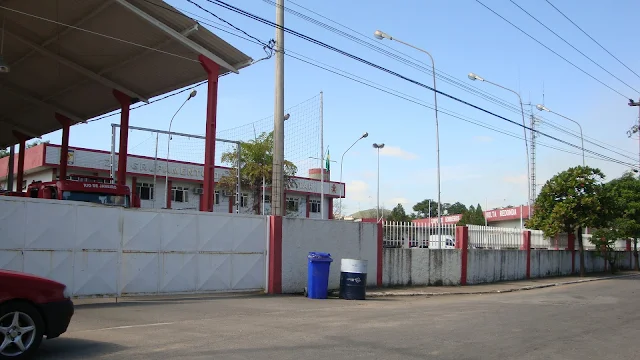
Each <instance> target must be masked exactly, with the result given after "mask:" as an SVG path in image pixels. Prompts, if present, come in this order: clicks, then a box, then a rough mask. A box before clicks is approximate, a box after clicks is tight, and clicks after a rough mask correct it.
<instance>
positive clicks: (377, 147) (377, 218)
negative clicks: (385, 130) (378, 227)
mask: <svg viewBox="0 0 640 360" xmlns="http://www.w3.org/2000/svg"><path fill="white" fill-rule="evenodd" d="M373 148H374V149H377V150H378V196H377V200H376V203H377V205H376V222H378V221H380V149H382V148H384V144H376V143H373Z"/></svg>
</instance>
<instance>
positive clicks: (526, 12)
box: [509, 0, 640, 93]
mask: <svg viewBox="0 0 640 360" xmlns="http://www.w3.org/2000/svg"><path fill="white" fill-rule="evenodd" d="M509 1H511V3H512V4H513V5H515V6H517V7H518V9H520V10H522V11H523V12H524V13H525V14H527V15H529V17H531V18H532V19H533V20H535V21H536V22H537V23H538V24H540V25H542V26H544V28H545V29H547V30H549V31H551V33H552V34H553V35H555V36H556V37H558V38H559V39H560V40H562V41H564V42H565V43H566V44H567V45H569V46H571V48H573V49H574V50H575V51H577V52H579V53H580V54H581V55H582V56H584V57H585V58H587V59H588V60H589V61H591V62H592V63H594V64H595V65H596V66H598V67H599V68H600V69H602V70H604V71H606V72H607V74H609V75H611V76H613V77H614V78H616V79H617V80H618V81H620V82H621V83H623V84H625V85H626V86H627V87H628V88H629V89H631V90H633V91H635V92H637V93H640V91H638V90H636V89H635V88H634V87H632V86H631V85H629V84H627V83H626V82H624V81H623V80H622V79H620V78H619V77H617V76H615V75H614V74H612V73H611V72H610V71H609V70H607V69H605V68H604V67H602V66H601V65H600V64H598V63H597V62H595V61H594V60H593V59H591V58H590V57H589V56H587V55H586V54H585V53H583V52H582V51H580V50H578V48H576V47H575V46H573V45H572V44H571V43H570V42H568V41H567V40H565V39H564V38H563V37H562V36H560V35H558V33H556V32H555V31H553V30H551V29H550V28H549V27H548V26H547V25H545V24H543V23H542V22H541V21H540V20H538V19H537V18H536V17H535V16H533V15H531V13H529V12H528V11H527V10H525V9H524V8H523V7H522V6H520V5H518V4H517V3H516V2H515V1H513V0H509Z"/></svg>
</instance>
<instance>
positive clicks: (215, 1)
mask: <svg viewBox="0 0 640 360" xmlns="http://www.w3.org/2000/svg"><path fill="white" fill-rule="evenodd" d="M189 1H191V0H189ZM206 1H208V2H210V3H212V4H214V5H218V6H220V7H222V8H225V9H227V10H231V11H233V12H236V13H239V14H241V15H244V16H246V17H248V18H250V19H253V20H256V21H258V22H261V23H263V24H267V25H270V26H272V27H275V28H278V29H282V30H283V31H285V32H287V33H289V34H292V35H294V36H296V37H299V38H301V39H304V40H307V41H309V42H311V43H313V44H316V45H319V46H322V47H324V48H327V49H329V50H332V51H334V52H337V53H339V54H341V55H344V56H346V57H349V58H351V59H354V60H356V61H359V62H361V63H364V64H366V65H369V66H371V67H374V68H376V69H378V70H381V71H384V72H386V73H388V74H391V75H394V76H396V77H399V78H401V79H403V80H405V81H408V82H410V83H413V84H415V85H418V86H420V87H423V88H426V89H428V90H431V91H434V92H436V93H438V94H440V95H442V96H445V97H448V98H450V99H452V100H454V101H457V102H459V103H462V104H465V105H467V106H469V107H472V108H474V109H476V110H480V111H482V112H484V113H487V114H489V115H492V116H495V117H497V118H499V119H502V120H504V121H507V122H509V123H512V124H514V125H516V126H519V127H522V128H524V129H526V130H529V131H533V132H536V133H537V134H539V135H541V136H544V137H547V138H549V139H552V140H555V141H557V142H560V143H563V144H565V145H569V146H571V147H574V148H579V149H582V148H581V147H580V146H578V145H575V144H572V143H570V142H567V141H565V140H562V139H559V138H557V137H555V136H552V135H549V134H546V133H543V132H541V131H539V130H535V129H532V128H531V127H529V126H526V125H524V124H519V123H518V122H516V121H514V120H511V119H508V118H506V117H504V116H501V115H498V114H496V113H493V112H491V111H489V110H486V109H484V108H482V107H480V106H477V105H474V104H471V103H469V102H467V101H465V100H462V99H460V98H457V97H455V96H453V95H450V94H448V93H445V92H442V91H440V90H436V89H434V88H432V87H430V86H428V85H425V84H423V83H420V82H419V81H416V80H413V79H411V78H408V77H406V76H403V75H401V74H399V73H397V72H395V71H392V70H389V69H387V68H385V67H382V66H380V65H377V64H374V63H372V62H370V61H368V60H365V59H363V58H360V57H358V56H355V55H353V54H350V53H348V52H346V51H344V50H340V49H338V48H336V47H334V46H331V45H328V44H326V43H324V42H322V41H319V40H317V39H314V38H312V37H309V36H307V35H304V34H302V33H299V32H297V31H295V30H292V29H289V28H286V27H284V26H280V25H277V24H275V23H274V22H272V21H269V20H266V19H264V18H262V17H260V16H257V15H254V14H252V13H249V12H247V11H245V10H242V9H240V8H237V7H235V6H233V5H229V4H227V3H225V2H223V1H220V0H206ZM476 1H477V0H476ZM202 9H203V10H204V11H205V12H207V13H211V11H209V10H207V9H204V8H202ZM585 152H590V153H593V154H595V155H598V156H601V157H603V158H606V159H610V160H611V161H614V162H618V163H622V164H626V165H627V166H631V167H635V166H636V165H632V164H629V163H624V162H621V161H620V160H617V159H614V158H611V157H609V156H606V155H602V154H599V153H596V152H594V151H592V150H586V149H585Z"/></svg>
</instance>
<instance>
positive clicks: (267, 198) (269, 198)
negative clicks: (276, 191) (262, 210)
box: [264, 195, 271, 204]
mask: <svg viewBox="0 0 640 360" xmlns="http://www.w3.org/2000/svg"><path fill="white" fill-rule="evenodd" d="M264 203H265V204H270V203H271V195H265V196H264Z"/></svg>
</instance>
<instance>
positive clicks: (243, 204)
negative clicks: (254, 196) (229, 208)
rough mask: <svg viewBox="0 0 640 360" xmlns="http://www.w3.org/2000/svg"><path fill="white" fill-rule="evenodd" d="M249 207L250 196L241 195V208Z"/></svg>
mask: <svg viewBox="0 0 640 360" xmlns="http://www.w3.org/2000/svg"><path fill="white" fill-rule="evenodd" d="M247 206H249V194H247V193H243V194H240V207H247Z"/></svg>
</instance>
